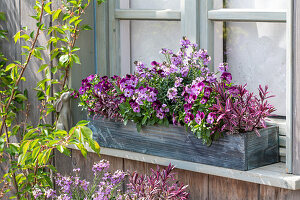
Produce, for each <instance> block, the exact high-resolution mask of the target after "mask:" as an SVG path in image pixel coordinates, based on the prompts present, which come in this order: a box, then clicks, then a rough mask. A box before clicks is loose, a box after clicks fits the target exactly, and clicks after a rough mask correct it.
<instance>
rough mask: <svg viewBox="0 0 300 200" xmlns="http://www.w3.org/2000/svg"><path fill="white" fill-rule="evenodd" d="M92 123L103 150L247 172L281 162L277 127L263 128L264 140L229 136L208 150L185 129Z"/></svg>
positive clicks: (253, 134)
mask: <svg viewBox="0 0 300 200" xmlns="http://www.w3.org/2000/svg"><path fill="white" fill-rule="evenodd" d="M89 120H90V121H91V123H90V124H89V127H90V128H91V129H92V131H93V134H94V139H95V140H96V141H97V142H98V143H99V144H100V146H102V147H108V148H115V149H121V150H127V151H132V152H138V153H143V154H150V155H154V156H161V157H165V158H170V159H177V160H183V161H190V162H195V163H202V164H208V165H214V166H219V167H226V168H231V169H237V170H244V171H245V170H250V169H253V168H257V167H261V166H264V165H268V164H272V163H275V162H278V160H279V147H278V127H276V126H270V127H268V128H266V129H261V130H260V134H261V137H257V135H256V134H255V133H254V132H251V133H247V134H236V135H225V136H224V137H223V138H221V139H219V140H218V141H214V142H213V144H212V145H211V146H210V147H207V146H206V145H203V144H202V141H201V140H199V139H196V138H195V137H194V135H193V134H192V133H191V132H187V131H186V130H185V128H184V127H174V126H172V125H170V127H169V128H168V127H162V126H151V127H145V128H143V129H142V131H141V132H137V130H136V127H135V124H133V123H128V124H127V125H126V126H124V125H123V123H122V122H114V121H110V120H107V119H103V118H99V119H89Z"/></svg>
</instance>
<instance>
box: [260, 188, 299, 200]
mask: <svg viewBox="0 0 300 200" xmlns="http://www.w3.org/2000/svg"><path fill="white" fill-rule="evenodd" d="M298 199H300V191H299V190H297V191H292V190H286V189H282V188H276V187H270V186H266V185H260V195H259V200H298Z"/></svg>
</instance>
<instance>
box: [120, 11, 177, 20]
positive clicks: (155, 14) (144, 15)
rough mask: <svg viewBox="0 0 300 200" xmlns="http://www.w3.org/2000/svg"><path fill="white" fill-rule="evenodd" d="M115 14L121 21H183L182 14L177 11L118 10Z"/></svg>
mask: <svg viewBox="0 0 300 200" xmlns="http://www.w3.org/2000/svg"><path fill="white" fill-rule="evenodd" d="M114 13H115V18H116V19H120V20H166V21H180V20H181V13H180V11H177V10H142V9H139V10H134V9H116V10H115V11H114Z"/></svg>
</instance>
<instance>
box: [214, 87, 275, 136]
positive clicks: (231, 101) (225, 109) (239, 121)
mask: <svg viewBox="0 0 300 200" xmlns="http://www.w3.org/2000/svg"><path fill="white" fill-rule="evenodd" d="M214 92H215V94H216V103H215V104H213V106H212V107H211V108H210V110H211V111H212V113H214V114H215V115H216V118H217V124H216V126H214V128H213V131H215V132H229V133H230V134H234V133H243V132H248V131H255V132H256V134H257V135H258V136H259V135H260V134H259V131H258V129H260V128H266V122H265V120H266V118H267V117H269V116H270V115H271V113H272V112H274V111H275V108H274V106H272V105H271V104H269V102H268V99H269V98H271V97H273V96H272V95H269V92H268V86H265V87H264V88H263V87H262V86H261V85H259V88H258V92H259V95H258V96H255V95H254V94H253V93H251V92H249V91H248V90H247V89H246V85H237V86H235V85H234V86H227V85H226V84H225V83H224V82H218V83H217V84H216V85H215V87H214Z"/></svg>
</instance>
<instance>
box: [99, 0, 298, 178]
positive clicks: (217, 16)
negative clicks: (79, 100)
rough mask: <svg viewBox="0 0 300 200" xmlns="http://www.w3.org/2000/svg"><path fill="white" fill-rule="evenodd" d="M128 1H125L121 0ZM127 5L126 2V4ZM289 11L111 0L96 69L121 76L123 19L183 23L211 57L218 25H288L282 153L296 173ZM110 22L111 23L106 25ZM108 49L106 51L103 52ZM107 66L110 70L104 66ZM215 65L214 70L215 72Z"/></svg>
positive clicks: (194, 0) (191, 0) (207, 2)
mask: <svg viewBox="0 0 300 200" xmlns="http://www.w3.org/2000/svg"><path fill="white" fill-rule="evenodd" d="M121 1H124V0H121ZM122 3H124V2H122ZM287 3H288V4H289V5H288V10H287V11H285V10H257V9H226V8H220V9H214V8H213V0H181V10H170V9H165V10H153V9H152V10H145V9H120V0H109V1H108V2H107V4H106V5H105V6H104V7H102V8H101V10H100V11H99V12H97V13H99V14H97V17H96V19H97V21H99V24H98V25H97V26H96V29H97V30H96V32H97V33H98V30H99V32H100V34H99V37H100V38H99V40H100V41H101V42H99V43H97V44H95V45H96V49H100V51H99V55H96V56H95V59H96V60H97V61H98V63H99V65H101V66H95V68H96V69H97V70H96V72H98V73H100V74H106V75H114V74H121V67H120V61H121V57H120V54H121V52H120V51H122V49H121V50H120V20H158V21H162V20H163V21H181V30H182V35H184V36H187V37H188V38H189V39H190V40H191V41H193V42H197V43H198V44H200V47H201V48H204V49H207V51H208V53H209V55H211V56H212V57H214V54H215V51H214V40H215V38H214V24H215V22H225V21H232V22H233V21H238V22H272V23H274V22H276V23H287V26H286V27H287V28H286V31H287V32H286V37H287V38H286V42H287V45H286V54H287V58H286V90H287V92H286V102H287V103H286V104H287V105H286V123H285V124H284V125H283V129H284V131H285V132H286V138H282V137H281V138H280V142H281V143H286V149H282V150H281V151H286V152H281V153H283V154H284V153H285V154H286V172H287V173H292V168H293V160H292V158H293V155H292V153H293V151H292V149H293V148H292V136H293V135H292V134H293V129H292V127H293V120H292V119H293V115H292V114H293V113H292V110H293V102H292V95H293V90H292V81H293V80H292V77H293V76H292V71H293V70H292V67H293V65H292V64H293V63H292V5H293V4H292V0H289V1H287ZM107 21H108V22H109V23H108V24H107V23H106V22H107ZM103 49H104V50H103ZM96 63H97V62H96ZM103 66H106V67H103ZM212 66H214V65H213V63H212V65H211V69H212V70H213V67H212Z"/></svg>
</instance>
